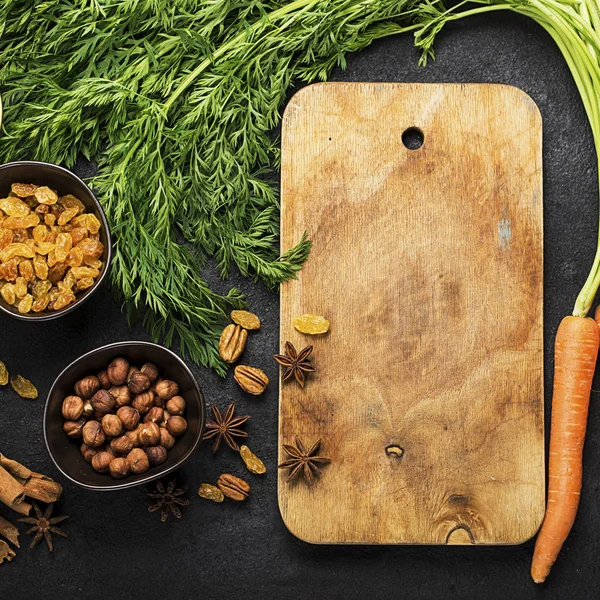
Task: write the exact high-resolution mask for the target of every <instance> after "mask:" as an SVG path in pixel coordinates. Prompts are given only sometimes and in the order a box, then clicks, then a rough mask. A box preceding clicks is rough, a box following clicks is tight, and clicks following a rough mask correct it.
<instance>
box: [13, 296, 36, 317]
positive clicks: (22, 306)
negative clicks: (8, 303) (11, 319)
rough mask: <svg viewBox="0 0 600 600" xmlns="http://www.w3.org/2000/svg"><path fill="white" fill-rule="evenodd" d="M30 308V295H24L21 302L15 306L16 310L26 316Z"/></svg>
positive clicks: (31, 303)
mask: <svg viewBox="0 0 600 600" xmlns="http://www.w3.org/2000/svg"><path fill="white" fill-rule="evenodd" d="M32 307H33V296H32V295H31V294H26V295H25V296H23V298H21V301H20V302H19V304H17V310H18V311H19V312H20V313H21V314H22V315H26V314H27V313H28V312H30V311H31V308H32Z"/></svg>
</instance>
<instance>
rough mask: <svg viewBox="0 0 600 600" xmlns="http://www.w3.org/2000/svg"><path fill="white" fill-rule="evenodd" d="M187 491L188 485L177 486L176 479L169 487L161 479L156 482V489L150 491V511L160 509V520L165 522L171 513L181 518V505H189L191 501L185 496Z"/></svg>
mask: <svg viewBox="0 0 600 600" xmlns="http://www.w3.org/2000/svg"><path fill="white" fill-rule="evenodd" d="M186 492H187V485H185V486H183V487H181V488H177V487H176V484H175V479H173V481H171V483H169V485H168V486H167V488H166V489H165V486H164V485H163V484H162V483H161V482H160V481H159V482H158V483H157V484H156V491H154V492H148V494H147V495H148V498H150V500H151V502H150V506H149V507H148V511H149V512H156V511H157V510H160V520H161V521H162V522H163V523H164V522H165V521H166V520H167V519H168V517H169V514H172V515H174V516H175V517H177V518H178V519H181V510H180V509H179V507H180V506H187V505H188V504H189V503H190V501H189V500H188V499H187V498H185V493H186Z"/></svg>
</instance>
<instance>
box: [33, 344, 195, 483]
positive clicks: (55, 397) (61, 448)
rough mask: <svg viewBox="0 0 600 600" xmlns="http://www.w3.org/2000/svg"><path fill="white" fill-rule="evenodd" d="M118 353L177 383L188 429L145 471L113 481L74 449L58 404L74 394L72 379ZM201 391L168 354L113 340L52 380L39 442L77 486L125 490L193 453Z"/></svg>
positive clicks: (95, 370) (103, 364)
mask: <svg viewBox="0 0 600 600" xmlns="http://www.w3.org/2000/svg"><path fill="white" fill-rule="evenodd" d="M118 356H124V357H125V358H127V360H129V362H130V363H131V364H133V365H136V366H138V367H141V366H142V365H143V364H144V363H146V362H153V363H155V364H156V366H157V367H158V369H159V372H160V376H161V377H163V378H165V379H172V380H173V381H176V382H177V383H178V384H179V395H180V396H183V398H184V399H185V401H186V410H185V414H184V416H185V419H186V420H187V422H188V428H187V430H186V432H185V433H184V434H183V436H181V437H179V438H178V439H177V443H176V444H175V445H174V446H173V448H172V449H171V450H169V452H168V453H167V460H166V461H165V462H164V463H163V464H162V465H159V466H157V467H150V469H149V470H148V471H146V472H145V473H141V474H138V475H129V476H127V477H126V478H125V479H113V478H112V477H111V476H110V474H108V473H98V472H97V471H95V470H94V469H93V467H92V465H91V464H89V463H87V462H86V461H85V460H84V459H83V456H82V455H81V452H80V449H79V448H80V446H81V443H82V440H81V439H79V440H76V439H72V438H70V437H68V436H67V434H66V433H65V432H64V431H63V423H64V419H63V416H62V402H63V400H64V398H65V397H66V396H69V395H71V394H73V393H74V391H73V386H74V385H75V383H76V382H77V381H78V380H79V379H81V378H82V377H85V376H86V375H91V374H94V375H95V374H96V373H98V372H99V371H101V370H102V369H105V368H106V367H107V366H108V364H109V363H110V362H111V361H112V360H113V359H114V358H117V357H118ZM205 412H206V408H205V402H204V395H203V393H202V390H201V389H200V386H199V385H198V382H197V381H196V379H195V378H194V375H193V374H192V372H191V371H190V370H189V369H188V367H187V365H186V364H185V363H184V362H183V361H182V360H181V359H180V358H179V357H178V356H177V355H176V354H174V353H173V352H171V351H170V350H167V349H166V348H163V347H162V346H158V345H157V344H152V343H150V342H117V343H114V344H109V345H107V346H102V347H101V348H97V349H96V350H92V351H91V352H88V353H87V354H84V355H83V356H82V357H81V358H78V359H77V360H76V361H74V362H72V363H71V364H70V365H69V366H68V367H67V368H66V369H64V371H63V372H62V373H61V374H60V375H59V376H58V377H57V378H56V380H55V382H54V383H53V385H52V387H51V388H50V392H49V394H48V400H47V401H46V408H45V410H44V441H45V442H46V448H47V449H48V452H49V454H50V457H51V458H52V461H53V462H54V464H55V465H56V468H57V469H58V470H59V471H60V472H61V473H62V474H63V475H64V476H65V477H66V478H67V479H69V480H71V481H72V482H73V483H76V484H77V485H79V486H81V487H84V488H87V489H89V490H96V491H113V490H119V489H126V488H131V487H134V486H137V485H142V484H145V483H148V482H149V481H152V480H154V479H158V478H160V477H163V476H165V475H167V474H168V473H171V472H172V471H175V470H176V469H178V468H179V467H181V466H182V465H183V463H184V462H185V461H186V460H188V459H189V458H190V456H191V455H192V454H193V453H194V451H195V450H196V448H197V447H198V444H199V443H200V441H201V440H202V433H203V430H204V423H205V419H206V414H205Z"/></svg>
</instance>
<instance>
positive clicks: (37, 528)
mask: <svg viewBox="0 0 600 600" xmlns="http://www.w3.org/2000/svg"><path fill="white" fill-rule="evenodd" d="M33 510H34V511H35V517H25V518H23V519H17V521H19V523H28V524H29V525H33V527H31V528H30V529H28V530H27V531H26V533H35V536H34V538H33V541H32V542H31V545H30V546H29V547H30V548H33V547H34V546H36V545H37V544H38V542H39V541H40V540H41V539H42V537H43V538H44V539H45V540H46V544H47V545H48V548H49V550H50V552H52V550H54V547H53V545H52V534H53V533H54V534H55V535H62V537H67V534H66V533H65V532H64V531H63V530H62V529H60V528H59V527H55V525H57V524H58V523H61V522H62V521H65V520H66V519H68V518H69V517H66V516H63V517H52V511H53V510H54V504H48V507H47V508H46V511H45V512H44V513H43V514H42V511H41V510H40V508H39V507H38V505H37V504H35V503H33ZM51 517H52V518H51Z"/></svg>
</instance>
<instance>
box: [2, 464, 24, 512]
mask: <svg viewBox="0 0 600 600" xmlns="http://www.w3.org/2000/svg"><path fill="white" fill-rule="evenodd" d="M24 497H25V488H24V487H23V486H22V485H21V484H20V483H19V482H18V481H17V480H16V479H15V478H14V477H13V476H12V475H11V474H10V473H9V472H8V471H7V470H6V469H5V468H4V467H2V466H0V502H2V503H3V504H6V506H10V507H11V508H12V507H13V506H14V505H17V504H19V503H21V502H23V498H24Z"/></svg>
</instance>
